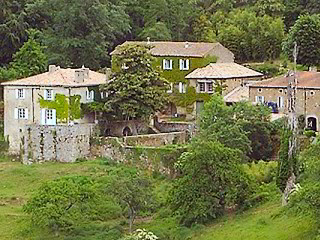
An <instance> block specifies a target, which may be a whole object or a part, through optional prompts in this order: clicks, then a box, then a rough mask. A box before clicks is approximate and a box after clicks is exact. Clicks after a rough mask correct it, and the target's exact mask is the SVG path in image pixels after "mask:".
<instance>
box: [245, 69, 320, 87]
mask: <svg viewBox="0 0 320 240" xmlns="http://www.w3.org/2000/svg"><path fill="white" fill-rule="evenodd" d="M293 77H294V76H293V73H292V74H289V76H288V77H287V74H286V75H283V76H278V77H275V78H271V79H268V80H263V81H260V82H256V83H254V84H250V87H259V88H260V87H270V88H279V87H280V88H286V87H287V86H288V80H289V79H288V78H293ZM297 79H298V88H320V72H307V71H304V72H297Z"/></svg>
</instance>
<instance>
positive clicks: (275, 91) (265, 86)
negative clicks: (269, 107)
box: [249, 71, 320, 131]
mask: <svg viewBox="0 0 320 240" xmlns="http://www.w3.org/2000/svg"><path fill="white" fill-rule="evenodd" d="M288 78H294V75H293V73H291V74H287V75H285V76H279V77H275V78H271V79H269V80H264V81H260V82H256V83H253V84H250V85H249V100H250V101H251V102H254V103H267V102H274V103H276V104H277V106H278V108H279V113H280V114H281V113H283V114H286V113H287V106H288V99H287V98H288V97H287V86H288ZM297 79H298V89H297V109H296V111H297V114H298V119H299V120H300V121H301V119H303V120H304V122H305V124H306V128H310V129H312V130H314V131H319V122H318V121H319V119H320V72H312V71H309V72H307V71H304V72H297Z"/></svg>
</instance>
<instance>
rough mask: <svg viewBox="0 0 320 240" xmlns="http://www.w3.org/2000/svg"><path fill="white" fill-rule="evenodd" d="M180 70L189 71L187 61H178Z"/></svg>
mask: <svg viewBox="0 0 320 240" xmlns="http://www.w3.org/2000/svg"><path fill="white" fill-rule="evenodd" d="M180 70H189V59H180Z"/></svg>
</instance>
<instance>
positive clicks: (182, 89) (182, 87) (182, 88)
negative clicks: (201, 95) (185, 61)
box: [179, 82, 186, 93]
mask: <svg viewBox="0 0 320 240" xmlns="http://www.w3.org/2000/svg"><path fill="white" fill-rule="evenodd" d="M179 93H186V84H185V83H183V82H179Z"/></svg>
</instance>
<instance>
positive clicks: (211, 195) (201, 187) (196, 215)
mask: <svg viewBox="0 0 320 240" xmlns="http://www.w3.org/2000/svg"><path fill="white" fill-rule="evenodd" d="M239 158H240V151H239V150H237V149H231V148H228V147H226V146H224V145H223V144H221V143H220V142H218V141H215V140H213V141H210V140H208V139H205V138H196V139H194V141H193V143H192V144H191V146H190V148H189V150H188V151H187V152H186V153H184V154H182V156H181V157H180V159H179V162H178V163H179V167H180V171H181V174H182V176H181V177H180V178H178V179H176V180H175V182H174V186H173V188H172V191H171V193H170V203H171V206H172V208H173V210H174V211H175V212H176V213H177V214H178V215H179V216H180V217H181V222H182V223H183V224H185V225H187V226H190V225H191V224H192V223H195V222H196V223H205V222H207V221H210V220H212V219H215V218H217V217H219V216H221V215H222V214H223V212H224V210H225V207H226V206H228V205H234V204H238V205H239V206H241V205H242V204H243V201H244V200H245V199H246V195H247V194H248V195H249V194H250V186H249V181H248V177H247V176H246V174H245V173H244V172H243V170H242V168H241V165H240V163H239Z"/></svg>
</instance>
